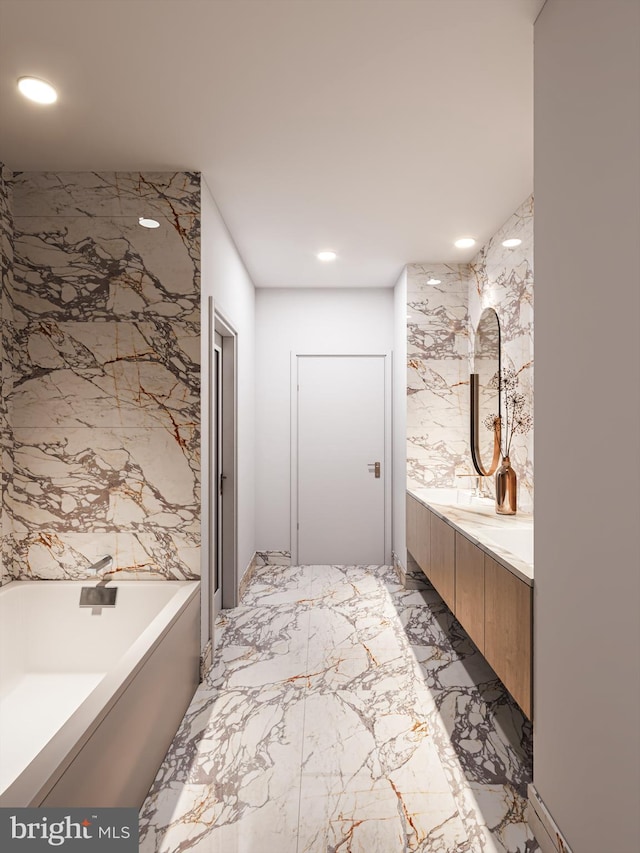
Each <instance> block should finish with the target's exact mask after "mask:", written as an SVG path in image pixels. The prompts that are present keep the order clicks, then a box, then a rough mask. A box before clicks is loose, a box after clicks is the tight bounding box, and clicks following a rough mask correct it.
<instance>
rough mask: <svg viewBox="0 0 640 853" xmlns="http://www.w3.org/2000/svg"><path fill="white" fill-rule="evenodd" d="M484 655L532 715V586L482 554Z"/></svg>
mask: <svg viewBox="0 0 640 853" xmlns="http://www.w3.org/2000/svg"><path fill="white" fill-rule="evenodd" d="M484 595H485V605H484V612H485V624H484V656H485V657H486V659H487V661H488V662H489V664H490V665H491V667H492V668H493V669H494V670H495V673H496V675H497V676H498V678H499V679H500V680H501V681H502V682H503V683H504V685H505V687H506V688H507V690H508V691H509V693H511V695H512V696H513V698H514V699H515V700H516V702H517V703H518V705H519V706H520V707H521V708H522V710H523V711H524V713H525V714H526V715H527V717H529V719H531V712H532V701H531V698H532V697H531V676H532V610H533V607H532V604H533V598H532V588H531V587H530V586H529V585H528V584H526V583H524V582H523V581H521V580H520V579H519V578H517V577H516V576H515V575H513V574H512V573H511V572H510V571H508V570H507V569H505V568H504V566H501V565H500V564H499V563H496V561H495V560H493V559H491V557H489V555H488V554H485V555H484Z"/></svg>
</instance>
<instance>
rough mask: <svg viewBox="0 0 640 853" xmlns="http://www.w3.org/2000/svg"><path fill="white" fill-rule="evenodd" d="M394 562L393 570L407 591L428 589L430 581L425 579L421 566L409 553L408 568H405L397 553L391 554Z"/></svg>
mask: <svg viewBox="0 0 640 853" xmlns="http://www.w3.org/2000/svg"><path fill="white" fill-rule="evenodd" d="M391 558H392V560H393V568H394V569H395V571H396V574H397V575H398V578H399V580H400V583H401V584H402V586H403V587H404V588H405V589H428V588H429V581H428V580H427V578H426V577H425V574H424V572H423V571H422V569H421V568H420V566H419V565H418V564H417V563H416V561H415V560H414V559H413V557H412V556H411V554H410V553H409V552H408V551H407V566H406V567H405V566H404V565H403V563H402V560H401V559H400V558H399V557H398V555H397V554H396V552H395V551H392V552H391Z"/></svg>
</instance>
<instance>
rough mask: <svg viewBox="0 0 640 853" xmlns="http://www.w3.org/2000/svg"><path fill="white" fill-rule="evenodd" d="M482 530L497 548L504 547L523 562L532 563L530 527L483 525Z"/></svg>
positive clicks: (531, 532)
mask: <svg viewBox="0 0 640 853" xmlns="http://www.w3.org/2000/svg"><path fill="white" fill-rule="evenodd" d="M482 532H483V533H484V534H485V536H486V537H487V539H488V540H490V542H493V543H495V545H497V546H498V547H499V548H504V549H505V551H508V552H509V553H510V554H513V555H514V557H519V558H520V559H521V560H524V562H525V563H529V564H533V529H532V528H531V527H525V526H522V527H502V526H500V527H484V528H483V530H482Z"/></svg>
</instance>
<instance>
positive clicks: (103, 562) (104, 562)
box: [87, 554, 113, 575]
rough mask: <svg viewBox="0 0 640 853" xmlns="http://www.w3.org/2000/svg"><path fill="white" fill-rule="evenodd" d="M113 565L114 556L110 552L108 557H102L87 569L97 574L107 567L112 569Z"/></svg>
mask: <svg viewBox="0 0 640 853" xmlns="http://www.w3.org/2000/svg"><path fill="white" fill-rule="evenodd" d="M112 565H113V557H112V556H111V555H110V554H107V556H106V557H101V558H100V559H99V560H98V561H97V562H95V563H92V564H91V565H90V566H87V571H88V572H93V573H94V574H96V575H97V574H99V573H100V572H102V571H104V570H105V569H110V568H111V566H112Z"/></svg>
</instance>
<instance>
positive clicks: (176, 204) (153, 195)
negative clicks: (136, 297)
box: [14, 172, 200, 219]
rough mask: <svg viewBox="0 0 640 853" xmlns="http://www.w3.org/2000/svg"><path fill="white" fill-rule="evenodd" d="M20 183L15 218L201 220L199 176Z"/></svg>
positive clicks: (74, 177) (35, 178) (31, 176)
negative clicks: (195, 217)
mask: <svg viewBox="0 0 640 853" xmlns="http://www.w3.org/2000/svg"><path fill="white" fill-rule="evenodd" d="M14 181H15V188H16V194H15V198H14V214H15V216H47V217H57V216H106V217H112V216H135V217H138V216H152V217H155V214H159V215H160V216H166V217H168V218H169V219H172V218H174V217H176V216H180V215H182V214H187V215H194V214H195V215H196V216H198V217H199V215H200V173H199V172H16V173H15V175H14ZM155 218H157V217H155Z"/></svg>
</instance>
